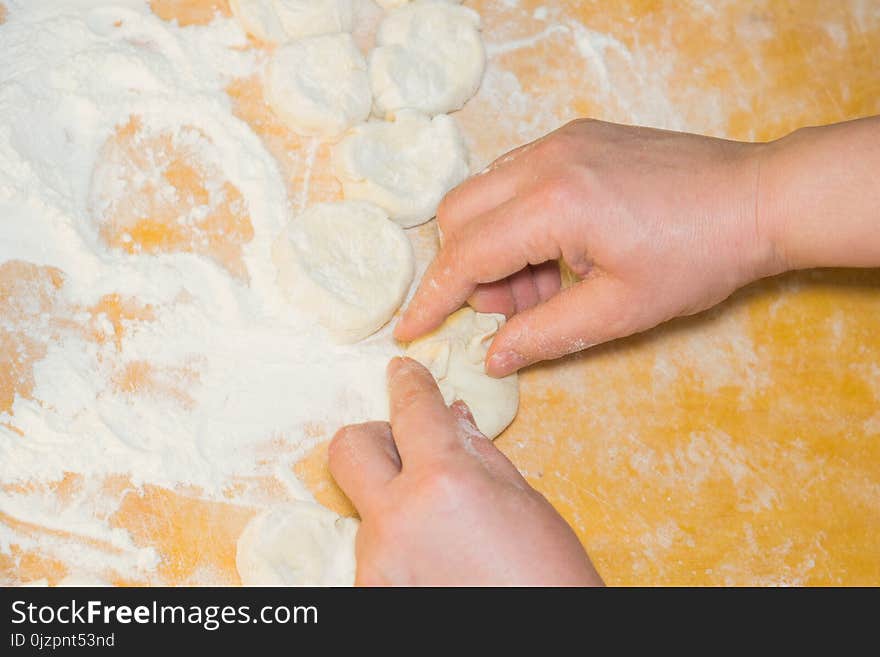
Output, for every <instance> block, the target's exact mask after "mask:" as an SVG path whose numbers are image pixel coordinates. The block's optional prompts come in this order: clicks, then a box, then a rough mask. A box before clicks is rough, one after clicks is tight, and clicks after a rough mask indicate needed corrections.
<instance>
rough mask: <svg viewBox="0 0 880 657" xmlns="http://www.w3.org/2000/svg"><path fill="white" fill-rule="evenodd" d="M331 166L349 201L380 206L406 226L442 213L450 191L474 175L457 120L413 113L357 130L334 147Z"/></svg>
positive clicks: (376, 122) (352, 131)
mask: <svg viewBox="0 0 880 657" xmlns="http://www.w3.org/2000/svg"><path fill="white" fill-rule="evenodd" d="M332 164H333V172H334V175H335V176H336V177H337V178H338V179H339V181H340V182H341V183H342V188H343V190H344V192H345V198H347V199H360V200H364V201H370V202H372V203H375V204H376V205H378V206H379V207H381V208H382V209H383V210H385V211H386V212H388V214H389V215H390V217H391V218H392V219H393V220H394V221H396V222H397V223H399V224H400V225H401V226H403V227H404V228H409V227H410V226H416V225H418V224H421V223H424V222H426V221H428V220H429V219H431V218H432V217H433V216H434V215H435V214H437V206H438V205H439V204H440V201H441V200H442V199H443V196H444V195H445V194H446V192H448V191H449V190H450V189H452V188H453V187H455V186H456V185H458V184H459V183H460V182H461V181H463V180H464V179H465V178H467V176H468V173H469V171H470V169H469V167H468V154H467V148H466V147H465V145H464V140H463V139H462V136H461V132H460V131H459V129H458V125H457V123H456V122H455V119H453V118H452V117H450V116H446V115H445V114H441V115H439V116H436V117H434V118H433V119H429V118H428V117H427V116H425V115H424V114H420V113H418V112H411V111H404V112H400V113H399V114H398V115H397V118H396V120H395V121H393V122H387V121H373V122H371V123H364V124H362V125H359V126H357V127H355V128H354V129H352V130H351V131H350V132H349V133H348V134H347V135H346V136H345V138H344V139H343V140H342V141H340V142H339V144H337V145H336V147H335V148H334V150H333V162H332Z"/></svg>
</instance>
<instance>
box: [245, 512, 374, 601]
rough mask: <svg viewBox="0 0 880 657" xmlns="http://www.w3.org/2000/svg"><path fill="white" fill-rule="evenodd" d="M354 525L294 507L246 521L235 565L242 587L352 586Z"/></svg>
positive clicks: (325, 514)
mask: <svg viewBox="0 0 880 657" xmlns="http://www.w3.org/2000/svg"><path fill="white" fill-rule="evenodd" d="M359 524H360V523H358V521H357V520H355V519H353V518H343V517H341V516H339V515H337V514H335V513H333V512H332V511H330V510H329V509H326V508H324V507H323V506H321V505H319V504H312V503H311V502H295V503H293V504H286V505H284V506H280V507H277V508H274V509H271V510H269V511H266V512H264V513H261V514H260V515H258V516H256V517H255V518H254V519H253V520H251V521H250V522H249V523H248V525H247V526H246V527H245V528H244V531H243V532H242V533H241V536H239V537H238V549H237V552H236V555H235V565H236V567H237V568H238V574H239V576H240V577H241V582H242V584H244V585H245V586H353V585H354V577H355V567H356V563H355V555H354V541H355V536H356V535H357V530H358V525H359Z"/></svg>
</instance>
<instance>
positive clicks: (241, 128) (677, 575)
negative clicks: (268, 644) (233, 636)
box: [0, 0, 880, 584]
mask: <svg viewBox="0 0 880 657" xmlns="http://www.w3.org/2000/svg"><path fill="white" fill-rule="evenodd" d="M0 3H3V4H4V5H8V6H6V7H4V8H3V9H0V21H5V24H3V25H0V43H2V44H3V46H2V50H3V51H4V53H11V54H10V56H8V57H6V56H5V57H4V62H3V64H2V67H3V68H2V69H0V76H2V79H3V82H4V84H2V85H0V112H2V113H3V121H2V122H0V360H2V363H0V450H2V451H0V458H2V470H0V474H2V491H0V523H2V524H0V581H2V582H4V583H8V584H17V583H22V582H27V581H32V580H37V579H42V578H45V579H46V580H47V581H48V582H49V583H56V582H57V581H59V580H60V579H62V578H64V577H65V576H68V575H72V576H74V577H75V578H79V579H80V580H101V581H109V582H112V583H115V584H125V583H136V584H227V583H236V582H237V581H238V576H237V573H236V571H235V541H236V539H237V537H238V535H239V534H240V532H241V530H242V528H243V527H244V525H245V524H246V523H247V521H248V520H249V519H250V518H251V517H252V516H253V515H254V514H255V513H257V512H258V511H259V510H261V509H262V508H265V507H267V506H270V505H272V504H274V503H278V502H284V501H288V500H290V499H294V498H303V497H308V496H309V495H314V496H315V497H316V498H317V499H318V500H319V501H321V502H323V503H325V504H327V505H329V506H331V507H332V508H334V509H336V510H338V511H341V512H344V513H351V512H352V511H351V507H350V506H349V505H348V503H347V502H346V500H345V499H344V497H343V496H342V494H341V493H340V492H339V490H338V489H337V488H336V487H335V486H334V485H333V483H332V481H331V479H330V476H329V473H328V472H327V468H326V442H327V440H329V438H330V437H331V436H332V434H333V432H334V431H335V429H336V428H338V426H339V425H340V424H342V423H344V422H350V421H359V420H362V419H366V418H367V417H371V416H373V415H375V414H376V413H377V412H379V411H377V409H380V408H381V406H382V404H383V403H384V396H383V395H382V394H381V391H380V390H378V388H380V387H381V386H379V385H377V382H378V381H382V377H383V372H384V366H385V363H386V361H387V360H388V358H389V357H390V356H391V355H394V354H396V353H398V349H397V348H396V347H395V346H394V345H393V343H392V342H391V341H390V339H389V338H388V334H387V329H386V330H384V331H383V332H380V334H378V335H377V336H376V337H374V338H371V339H370V340H368V341H367V342H366V343H364V344H361V345H358V346H356V347H338V346H335V345H333V344H332V342H330V341H328V340H327V339H326V337H325V336H324V335H323V334H322V333H321V332H320V331H319V330H318V329H317V328H315V327H313V326H309V325H296V323H293V324H291V322H290V321H289V318H288V317H286V315H285V313H284V303H283V299H281V298H279V297H278V296H277V295H278V292H277V286H275V285H274V280H273V277H274V271H273V269H272V264H271V258H269V257H268V256H267V255H266V254H267V253H268V249H269V246H270V245H271V241H272V240H273V239H274V238H275V236H276V235H277V234H278V233H279V232H280V230H281V227H282V225H283V222H284V221H285V220H286V219H287V217H289V216H290V215H291V214H292V213H295V212H297V211H299V210H301V209H302V208H304V207H306V206H307V205H308V204H311V203H314V202H317V201H323V200H332V199H336V198H339V197H340V188H339V185H338V183H337V182H336V181H335V179H334V178H333V176H332V175H331V173H330V169H329V162H328V156H329V151H330V149H329V146H328V145H327V144H324V143H322V142H320V141H317V140H314V139H311V138H300V137H298V136H296V135H293V134H291V133H290V132H288V131H287V130H285V129H284V128H283V127H282V126H281V124H280V123H279V122H278V121H277V119H275V117H274V116H273V115H272V113H271V111H270V110H269V109H268V107H267V106H266V105H265V103H264V102H263V94H262V88H261V84H260V82H259V80H260V70H261V69H262V67H263V65H264V62H265V59H266V56H267V52H266V51H265V50H263V49H262V48H257V47H254V44H253V43H252V42H249V41H248V40H247V39H246V38H245V37H244V36H243V34H242V33H241V31H240V30H239V28H238V27H237V26H236V24H235V23H234V22H233V21H231V20H230V19H229V18H228V8H227V7H226V5H225V2H222V1H221V0H193V1H189V2H187V1H183V0H177V1H175V0H154V2H153V3H152V5H153V13H150V12H148V11H146V10H145V9H144V8H143V7H142V6H141V4H140V3H138V2H136V1H134V0H125V1H124V2H120V3H119V4H120V5H122V7H121V8H119V9H102V10H101V11H98V12H93V13H92V14H89V15H88V16H86V14H85V12H83V11H82V10H81V9H80V10H75V9H72V8H71V9H70V10H64V7H65V4H66V3H65V2H63V1H62V2H55V3H45V4H47V5H52V6H53V7H55V8H56V9H57V8H58V7H60V8H61V14H60V15H59V16H55V17H53V16H52V13H53V12H52V11H48V10H47V11H43V12H41V11H40V10H39V9H38V8H36V9H35V8H33V6H34V5H36V4H38V3H27V2H23V1H22V2H15V3H13V2H11V1H9V0H0ZM74 4H78V5H80V6H82V4H83V3H81V2H80V3H72V2H71V3H70V5H71V7H72V6H73V5H74ZM466 4H467V5H468V6H471V7H473V8H475V9H476V10H478V11H479V12H480V13H481V15H482V17H483V36H484V40H485V41H486V43H487V48H488V52H489V56H490V61H489V66H488V69H487V72H486V76H485V79H484V81H483V87H482V89H481V91H480V92H479V94H478V96H477V97H476V98H475V99H473V100H472V101H471V102H470V103H469V104H468V105H467V106H466V107H465V109H464V110H462V111H461V112H458V113H456V114H455V116H456V119H457V120H458V121H459V124H460V125H461V127H462V130H463V132H464V134H465V137H466V140H467V142H468V145H469V147H470V149H471V153H472V160H473V162H472V165H473V166H474V168H479V167H480V166H481V165H484V164H486V163H488V162H489V161H491V160H492V159H493V158H494V157H496V156H497V155H499V154H501V153H503V152H504V151H506V150H507V149H509V148H512V147H514V146H516V145H518V144H520V143H522V142H524V141H527V140H531V139H533V138H535V137H538V136H540V135H541V134H543V133H544V132H547V131H549V130H551V129H552V128H554V127H556V126H558V125H559V124H561V123H563V122H564V121H566V120H568V119H570V118H574V117H576V116H594V117H598V118H604V119H608V120H616V121H621V122H631V123H642V124H648V125H652V126H658V127H665V128H672V129H682V130H691V131H697V132H703V133H707V134H714V135H719V136H727V137H731V138H738V139H756V140H758V139H771V138H774V137H777V136H780V135H782V134H785V133H786V132H788V131H789V130H792V129H794V128H796V127H798V126H801V125H807V124H817V123H827V122H833V121H838V120H843V119H846V118H852V117H856V116H862V115H867V114H873V113H877V112H880V78H878V76H877V74H876V71H877V70H878V66H880V59H878V58H880V10H877V9H874V8H872V7H871V6H870V3H861V2H852V3H846V2H842V3H833V4H832V3H802V2H797V1H795V0H792V1H791V2H765V3H757V4H756V3H753V2H719V3H703V2H694V3H688V4H684V3H682V4H679V5H676V6H675V8H666V9H663V10H662V11H661V10H660V9H659V8H658V6H656V5H655V4H653V3H648V2H632V3H610V4H609V3H602V2H586V1H585V2H577V3H568V2H561V1H556V2H550V1H549V0H545V1H544V2H540V1H538V2H533V1H530V0H519V2H515V1H514V2H511V1H507V0H504V1H502V0H485V1H482V2H471V1H468V2H467V3H466ZM53 11H54V10H53ZM65 12H67V14H70V15H65ZM215 15H216V16H217V18H216V19H215V18H214V16H215ZM72 16H76V17H78V18H77V19H76V20H73V18H72ZM212 21H213V22H212ZM25 23H29V24H25ZM37 26H39V29H37ZM34 30H37V32H38V33H39V34H40V35H41V37H40V38H34V34H35V32H34ZM367 32H368V31H364V33H362V34H356V38H357V39H361V40H364V39H369V38H370V35H369V34H368V33H367ZM24 44H28V47H27V48H25V47H24ZM41 58H44V59H42V60H41ZM41 64H42V66H41ZM10 80H12V82H11V83H10ZM410 235H411V236H412V237H413V239H414V242H415V246H416V253H417V258H418V262H419V270H420V271H421V270H422V269H423V268H424V266H425V264H426V263H427V261H428V260H429V258H430V255H431V253H432V252H433V249H434V248H435V229H434V227H433V225H432V224H428V225H426V226H422V227H420V228H418V229H414V230H413V231H411V232H410ZM878 336H880V273H878V272H877V271H864V272H837V271H821V272H804V273H799V274H794V275H787V276H783V277H780V278H777V279H773V280H769V281H765V282H762V283H760V284H757V285H753V286H751V287H750V288H748V289H746V290H743V291H741V292H740V293H738V294H737V295H735V296H734V297H733V298H732V299H730V300H729V301H728V302H726V303H725V304H723V305H722V306H720V307H719V308H717V309H714V310H712V311H710V312H709V313H704V314H703V315H700V316H698V317H695V318H690V319H686V320H680V321H676V322H673V323H671V324H669V325H667V326H664V327H661V328H660V329H657V330H654V331H652V332H650V333H648V334H645V335H643V336H639V337H635V338H631V339H627V340H623V341H620V342H618V343H615V344H613V345H610V346H606V347H600V348H598V349H594V350H592V351H591V352H590V353H588V354H585V355H582V356H579V357H575V358H570V359H567V360H566V361H565V362H562V363H557V364H553V365H546V366H541V367H538V368H534V369H532V370H530V371H527V372H525V373H524V374H523V376H522V377H521V395H522V399H521V405H520V413H519V416H518V418H517V419H516V421H515V422H514V424H513V425H512V426H511V427H510V428H509V429H508V430H507V432H506V433H505V434H504V435H503V436H502V437H501V438H499V439H498V441H497V443H496V444H498V445H499V447H500V448H501V449H502V450H504V451H505V452H506V453H507V454H508V455H509V456H510V457H511V458H512V459H513V460H514V462H515V463H516V464H517V465H518V466H519V467H520V468H521V469H522V471H523V472H524V473H525V474H526V476H527V477H528V478H529V480H530V481H531V482H532V483H533V484H534V485H535V486H537V487H538V488H539V489H541V490H542V491H543V492H544V493H545V494H546V495H547V496H548V497H549V498H550V499H551V501H552V502H553V503H554V504H555V505H556V506H557V508H559V509H560V511H561V512H562V513H563V514H564V515H565V517H566V518H567V519H568V520H569V521H570V522H571V523H572V524H573V525H574V527H575V529H576V530H577V532H578V534H579V535H580V537H581V539H582V540H583V541H584V543H585V545H586V546H587V547H588V549H589V552H590V554H591V556H592V558H593V560H594V562H595V563H596V566H597V568H598V569H599V571H600V572H601V573H602V575H603V576H604V577H605V578H606V580H607V581H608V582H609V583H612V584H636V583H655V584H877V583H880V558H878V557H880V554H878V549H880V548H878V546H877V542H876V536H877V534H878V533H880V337H878ZM32 474H39V476H31V475H32Z"/></svg>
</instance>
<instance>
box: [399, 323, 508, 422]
mask: <svg viewBox="0 0 880 657" xmlns="http://www.w3.org/2000/svg"><path fill="white" fill-rule="evenodd" d="M503 324H504V315H494V314H493V315H489V314H484V313H477V312H474V311H473V309H471V308H462V309H461V310H459V311H457V312H455V313H453V314H452V315H450V316H449V318H448V319H447V320H446V321H445V322H444V323H443V324H442V325H441V326H440V327H439V328H437V329H436V330H434V331H433V332H432V333H429V334H428V335H425V336H423V337H421V338H419V339H418V340H415V341H413V342H412V343H411V344H410V345H409V347H407V350H406V355H407V356H408V357H410V358H413V359H415V360H417V361H419V362H420V363H421V364H422V365H424V366H425V367H427V368H428V369H429V370H430V371H431V374H432V375H433V376H434V378H435V379H436V380H437V385H438V386H439V387H440V392H441V393H442V394H443V399H444V401H446V403H447V404H451V403H452V402H454V401H456V400H458V399H460V400H462V401H463V402H465V403H466V404H467V405H468V407H469V408H470V410H471V413H472V414H473V416H474V420H475V421H476V423H477V428H478V429H479V430H480V431H482V432H483V434H484V435H485V436H486V437H487V438H492V439H494V438H495V437H497V436H498V434H500V433H501V432H502V431H504V429H506V428H507V425H509V424H510V423H511V422H513V418H514V417H516V411H517V408H518V407H519V382H518V380H517V375H516V374H511V375H510V376H506V377H504V378H503V379H494V378H492V377H490V376H489V375H488V374H486V370H485V365H484V361H485V360H486V352H487V351H488V350H489V344H490V343H491V342H492V338H493V337H494V336H495V334H496V333H497V332H498V329H499V328H501V326H502V325H503Z"/></svg>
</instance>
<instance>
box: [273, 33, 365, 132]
mask: <svg viewBox="0 0 880 657" xmlns="http://www.w3.org/2000/svg"><path fill="white" fill-rule="evenodd" d="M266 99H267V101H268V102H269V106H270V107H271V108H272V110H273V111H274V112H275V114H276V115H277V116H278V117H279V118H280V119H281V120H282V121H283V122H284V124H285V125H287V126H288V127H289V128H290V129H291V130H294V131H295V132H298V133H300V134H303V135H310V136H319V137H337V136H339V135H341V134H342V133H343V132H345V131H346V130H348V129H349V128H350V127H351V126H353V125H355V124H356V123H360V122H362V121H365V120H366V119H367V117H369V115H370V107H371V105H372V100H373V96H372V92H371V91H370V79H369V76H368V75H367V61H366V59H364V56H363V55H362V54H361V51H360V50H358V48H357V46H356V45H355V43H354V39H352V37H351V35H350V34H330V35H325V36H317V37H309V38H307V39H301V40H300V41H294V42H293V43H289V44H287V45H286V46H281V47H280V48H278V49H277V50H276V51H275V52H274V54H273V55H272V60H271V62H270V63H269V67H268V72H267V76H266Z"/></svg>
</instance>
